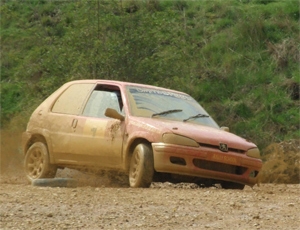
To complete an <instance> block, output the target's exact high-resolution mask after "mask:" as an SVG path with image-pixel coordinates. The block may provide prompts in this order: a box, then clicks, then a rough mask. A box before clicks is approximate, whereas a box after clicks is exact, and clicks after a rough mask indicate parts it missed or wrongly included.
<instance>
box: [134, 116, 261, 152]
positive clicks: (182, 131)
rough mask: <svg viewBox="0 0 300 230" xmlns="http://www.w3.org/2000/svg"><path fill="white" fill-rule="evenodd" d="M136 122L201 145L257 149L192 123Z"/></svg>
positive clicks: (228, 134)
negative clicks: (187, 138) (221, 144)
mask: <svg viewBox="0 0 300 230" xmlns="http://www.w3.org/2000/svg"><path fill="white" fill-rule="evenodd" d="M135 122H138V123H140V124H141V125H143V126H148V127H152V129H155V130H157V131H158V130H159V133H161V134H163V133H174V134H178V135H182V136H186V137H189V138H192V139H194V140H195V141H196V142H198V143H199V144H200V145H201V143H202V144H207V145H213V146H219V145H220V143H224V144H227V145H228V147H229V148H234V149H239V150H243V151H247V150H248V149H250V148H255V147H256V145H255V144H253V143H252V142H249V141H247V140H245V139H244V138H241V137H239V136H237V135H235V134H233V133H230V132H226V131H223V130H221V129H217V128H213V127H209V126H204V125H199V124H195V123H191V122H180V121H172V120H165V119H157V118H141V119H139V118H138V119H137V120H136V121H135ZM157 131H156V132H157Z"/></svg>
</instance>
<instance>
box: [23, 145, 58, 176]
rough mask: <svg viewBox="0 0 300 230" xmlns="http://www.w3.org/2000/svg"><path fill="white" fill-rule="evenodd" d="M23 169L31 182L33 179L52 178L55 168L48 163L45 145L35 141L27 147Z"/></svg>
mask: <svg viewBox="0 0 300 230" xmlns="http://www.w3.org/2000/svg"><path fill="white" fill-rule="evenodd" d="M24 169H25V173H26V177H27V179H28V180H29V181H30V182H32V181H33V180H35V179H41V178H54V177H55V174H56V171H57V168H56V167H55V166H54V165H51V164H50V161H49V154H48V149H47V147H46V145H45V144H44V143H42V142H36V143H34V144H33V145H32V146H30V148H29V149H28V151H27V153H26V155H25V160H24Z"/></svg>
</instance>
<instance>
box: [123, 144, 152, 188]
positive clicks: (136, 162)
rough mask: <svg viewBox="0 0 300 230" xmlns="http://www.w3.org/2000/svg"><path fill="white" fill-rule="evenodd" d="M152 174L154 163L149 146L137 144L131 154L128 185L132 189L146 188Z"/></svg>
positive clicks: (149, 183)
mask: <svg viewBox="0 0 300 230" xmlns="http://www.w3.org/2000/svg"><path fill="white" fill-rule="evenodd" d="M153 174H154V161H153V153H152V149H151V146H150V145H148V144H138V145H137V146H136V147H135V149H134V151H133V154H132V157H131V162H130V168H129V184H130V187H133V188H139V187H141V188H147V187H149V186H150V185H151V182H152V179H153Z"/></svg>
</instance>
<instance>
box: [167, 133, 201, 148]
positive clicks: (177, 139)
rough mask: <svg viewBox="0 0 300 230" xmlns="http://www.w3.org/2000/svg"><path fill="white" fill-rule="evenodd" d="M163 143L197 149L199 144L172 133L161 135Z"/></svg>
mask: <svg viewBox="0 0 300 230" xmlns="http://www.w3.org/2000/svg"><path fill="white" fill-rule="evenodd" d="M163 142H164V143H168V144H174V145H185V146H191V147H199V144H198V143H197V142H196V141H194V140H193V139H191V138H188V137H185V136H180V135H177V134H173V133H165V134H163Z"/></svg>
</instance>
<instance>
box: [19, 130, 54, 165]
mask: <svg viewBox="0 0 300 230" xmlns="http://www.w3.org/2000/svg"><path fill="white" fill-rule="evenodd" d="M36 142H42V143H44V144H45V146H46V148H47V150H48V154H49V160H50V163H52V162H53V159H52V154H50V149H49V145H48V141H47V138H46V137H45V136H44V135H43V134H40V133H34V134H31V135H30V138H29V139H28V140H27V142H26V143H25V145H24V149H23V150H24V155H26V153H27V151H28V149H29V148H30V147H31V146H32V145H33V144H34V143H36Z"/></svg>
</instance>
